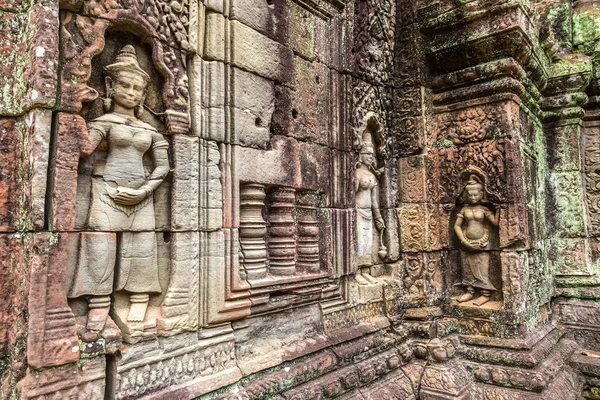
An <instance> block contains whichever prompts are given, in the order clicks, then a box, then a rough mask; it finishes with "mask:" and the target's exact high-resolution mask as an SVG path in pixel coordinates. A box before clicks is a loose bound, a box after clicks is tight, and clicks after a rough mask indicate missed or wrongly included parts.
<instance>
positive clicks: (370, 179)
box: [356, 129, 387, 285]
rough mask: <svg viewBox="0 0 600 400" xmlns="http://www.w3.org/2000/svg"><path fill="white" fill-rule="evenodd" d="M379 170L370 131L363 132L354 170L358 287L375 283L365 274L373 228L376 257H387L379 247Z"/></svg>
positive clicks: (372, 241)
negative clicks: (376, 241) (376, 236)
mask: <svg viewBox="0 0 600 400" xmlns="http://www.w3.org/2000/svg"><path fill="white" fill-rule="evenodd" d="M382 174H383V168H379V169H378V168H377V159H376V156H375V149H374V146H373V140H372V136H371V132H370V131H369V130H368V129H366V130H365V131H364V133H363V139H362V145H361V150H360V154H359V159H358V167H357V169H356V231H357V233H358V238H357V239H358V240H357V242H358V254H357V256H358V263H359V266H360V270H359V271H358V273H357V274H356V281H357V282H358V283H359V284H363V285H367V284H374V283H377V281H376V280H375V278H373V277H372V276H371V274H370V273H369V272H368V267H370V266H371V265H373V260H372V254H373V245H374V240H373V238H374V233H375V231H374V229H377V231H379V238H380V240H379V244H378V246H379V252H378V255H379V257H380V258H384V257H385V256H386V255H387V249H386V248H385V246H384V245H383V237H382V236H383V230H384V229H385V222H384V221H383V217H382V216H381V211H380V209H379V191H378V188H377V185H378V182H379V177H380V176H381V175H382Z"/></svg>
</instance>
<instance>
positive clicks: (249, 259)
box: [240, 183, 267, 279]
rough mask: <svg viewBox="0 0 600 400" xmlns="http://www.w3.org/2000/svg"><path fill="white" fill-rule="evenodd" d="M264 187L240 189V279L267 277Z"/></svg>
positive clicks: (246, 186) (249, 186)
mask: <svg viewBox="0 0 600 400" xmlns="http://www.w3.org/2000/svg"><path fill="white" fill-rule="evenodd" d="M265 197H266V194H265V187H264V185H260V184H257V183H248V184H244V185H242V186H241V188H240V258H241V260H240V261H241V263H242V265H243V267H244V268H243V270H242V271H240V275H241V277H242V279H244V278H247V279H261V278H264V277H265V276H266V275H267V247H266V243H265V234H266V233H267V224H266V223H265V220H264V218H263V214H262V213H263V208H264V206H265Z"/></svg>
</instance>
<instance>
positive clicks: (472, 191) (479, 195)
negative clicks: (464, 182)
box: [467, 187, 483, 204]
mask: <svg viewBox="0 0 600 400" xmlns="http://www.w3.org/2000/svg"><path fill="white" fill-rule="evenodd" d="M481 199H483V191H482V190H481V189H479V188H477V187H473V188H467V200H468V201H469V203H470V204H479V203H480V202H481Z"/></svg>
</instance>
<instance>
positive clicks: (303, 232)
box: [296, 194, 321, 274]
mask: <svg viewBox="0 0 600 400" xmlns="http://www.w3.org/2000/svg"><path fill="white" fill-rule="evenodd" d="M316 203H317V196H316V195H314V194H309V195H305V196H302V197H300V198H299V199H298V262H297V264H296V267H297V269H298V271H299V272H304V273H310V274H314V273H318V272H319V269H320V267H321V265H320V257H319V221H318V220H317V207H316V206H317V204H316Z"/></svg>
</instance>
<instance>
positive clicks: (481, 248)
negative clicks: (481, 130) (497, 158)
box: [454, 172, 498, 306]
mask: <svg viewBox="0 0 600 400" xmlns="http://www.w3.org/2000/svg"><path fill="white" fill-rule="evenodd" d="M484 182H485V179H484V178H483V176H482V175H480V174H477V173H475V172H473V173H470V174H469V175H468V180H467V182H466V185H465V187H464V189H463V200H464V202H465V203H466V204H465V205H464V206H463V207H462V208H461V210H460V211H459V212H458V215H457V217H456V222H455V223H454V232H455V233H456V236H457V237H458V239H459V241H460V245H461V251H460V253H461V264H462V286H463V287H464V289H465V293H463V294H462V295H460V296H458V297H457V298H456V300H457V301H458V302H459V303H462V302H466V301H470V300H473V299H474V298H475V300H474V301H473V304H474V305H476V306H481V305H483V304H485V303H487V302H488V301H490V299H491V297H492V294H493V292H494V291H496V290H497V289H496V287H495V286H494V285H493V284H492V282H491V279H490V278H491V277H490V251H489V250H490V249H491V246H490V233H491V232H490V230H491V229H497V226H498V213H494V212H493V211H492V210H490V209H489V208H488V207H486V206H485V205H483V202H484V195H485V190H484ZM477 291H478V292H479V297H476V296H477V293H476V292H477Z"/></svg>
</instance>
